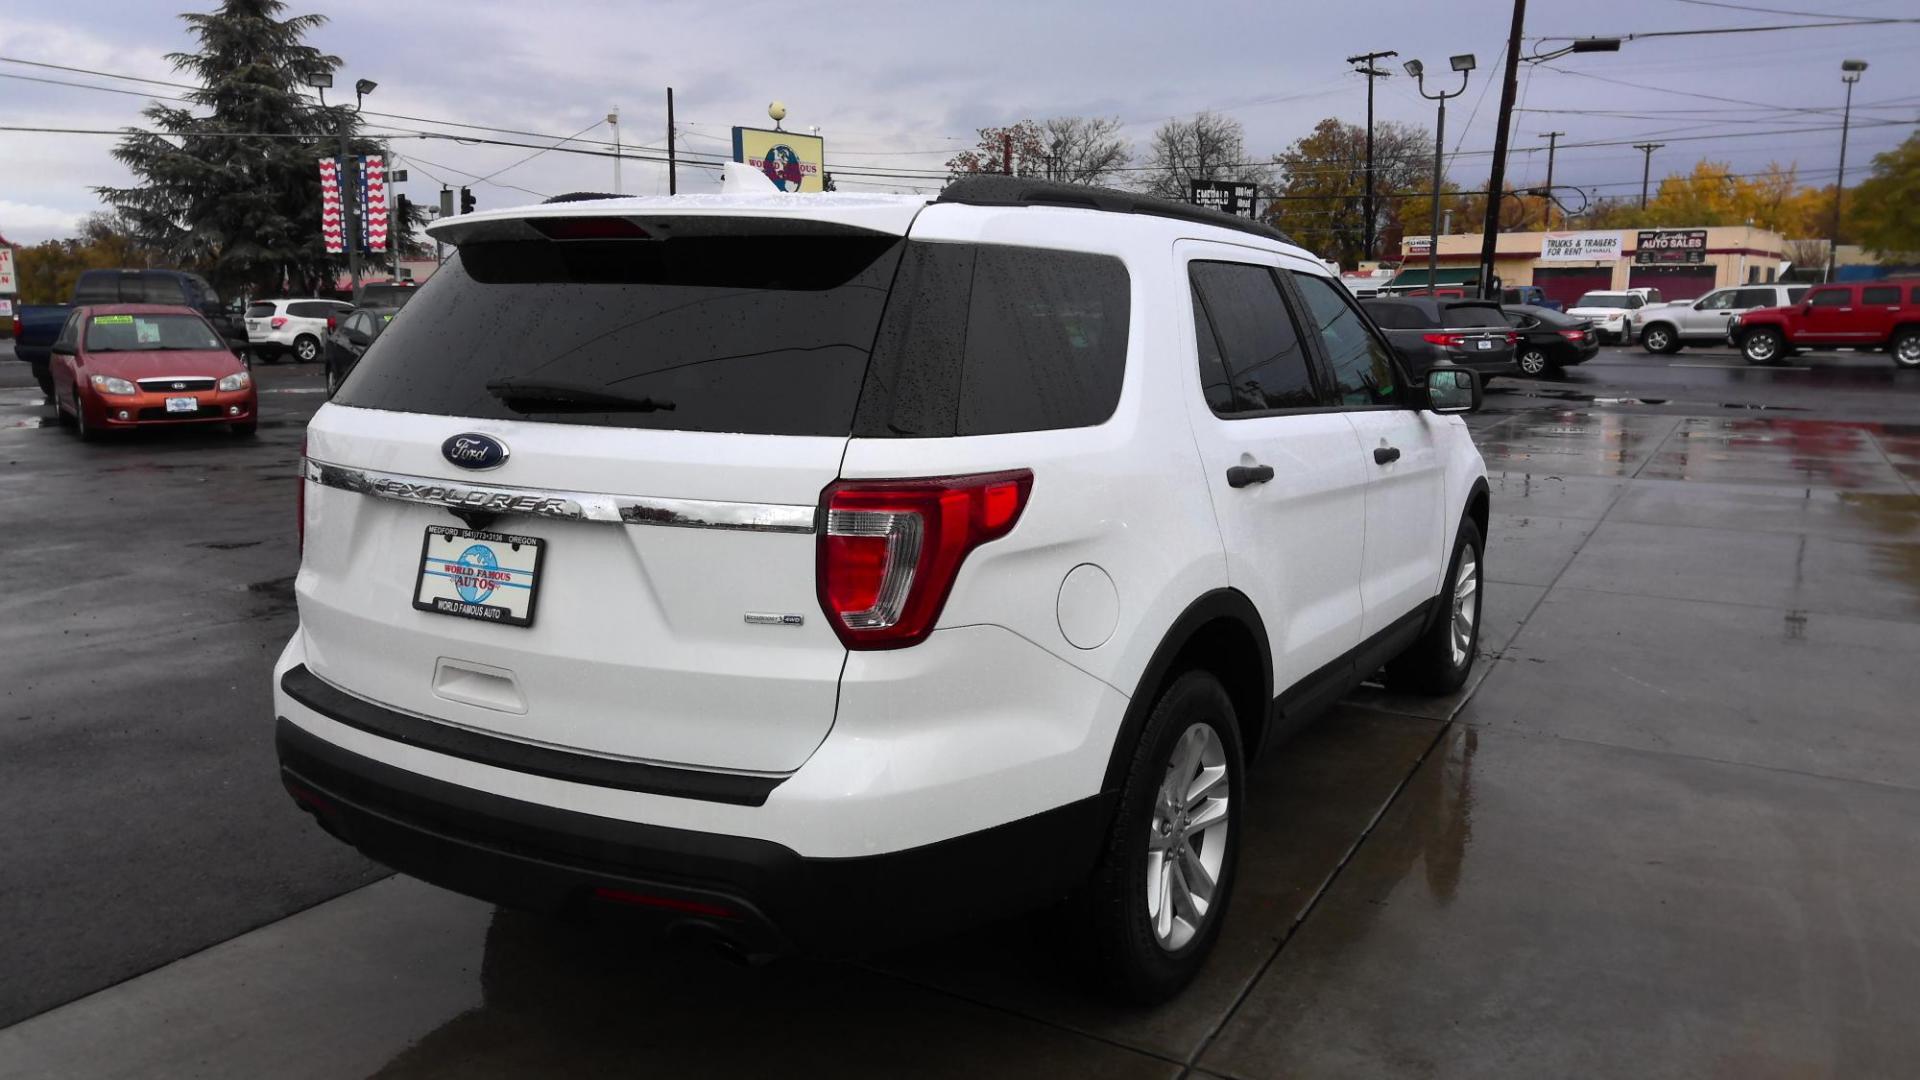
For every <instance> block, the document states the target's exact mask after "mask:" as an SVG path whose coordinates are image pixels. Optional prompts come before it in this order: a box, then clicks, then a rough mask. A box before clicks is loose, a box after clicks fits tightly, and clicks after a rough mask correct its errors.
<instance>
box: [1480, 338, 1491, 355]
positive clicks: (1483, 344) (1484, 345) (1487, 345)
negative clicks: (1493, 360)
mask: <svg viewBox="0 0 1920 1080" xmlns="http://www.w3.org/2000/svg"><path fill="white" fill-rule="evenodd" d="M1478 347H1479V349H1480V351H1481V352H1490V351H1492V349H1493V342H1492V341H1489V340H1488V339H1486V338H1481V339H1480V344H1479V346H1478Z"/></svg>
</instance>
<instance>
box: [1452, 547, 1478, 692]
mask: <svg viewBox="0 0 1920 1080" xmlns="http://www.w3.org/2000/svg"><path fill="white" fill-rule="evenodd" d="M1479 593H1480V560H1479V559H1477V558H1475V557H1474V553H1473V548H1472V547H1471V546H1468V547H1464V548H1462V549H1461V551H1460V569H1459V571H1458V572H1457V573H1455V574H1454V576H1453V636H1452V637H1451V638H1450V639H1449V644H1451V645H1452V646H1453V652H1452V656H1453V663H1454V666H1455V667H1458V666H1460V665H1461V664H1463V663H1465V662H1466V660H1467V657H1469V656H1470V655H1472V653H1473V635H1474V629H1473V628H1474V623H1475V622H1477V621H1478V620H1479V618H1480V596H1479Z"/></svg>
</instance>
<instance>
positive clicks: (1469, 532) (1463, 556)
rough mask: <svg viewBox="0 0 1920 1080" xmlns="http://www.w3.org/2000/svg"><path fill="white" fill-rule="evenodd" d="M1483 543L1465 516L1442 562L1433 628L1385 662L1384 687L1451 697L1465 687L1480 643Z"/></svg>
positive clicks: (1470, 520)
mask: <svg viewBox="0 0 1920 1080" xmlns="http://www.w3.org/2000/svg"><path fill="white" fill-rule="evenodd" d="M1485 566H1486V542H1485V541H1484V540H1483V539H1482V538H1481V536H1480V527H1479V526H1477V525H1475V524H1474V523H1473V520H1472V519H1471V518H1469V519H1467V520H1465V521H1462V522H1461V523H1460V535H1459V537H1458V538H1457V539H1455V540H1454V542H1453V558H1452V559H1450V560H1448V562H1447V577H1446V581H1447V585H1446V588H1445V589H1444V591H1442V592H1441V594H1440V604H1441V608H1440V611H1439V612H1438V613H1437V614H1436V616H1435V618H1434V620H1433V625H1432V626H1429V627H1427V630H1426V632H1425V633H1423V634H1421V635H1420V638H1419V640H1417V641H1415V642H1414V643H1413V644H1412V645H1409V646H1408V647H1407V651H1406V652H1403V653H1401V654H1400V655H1399V656H1396V657H1394V658H1393V659H1392V660H1390V661H1388V663H1387V686H1388V687H1389V688H1391V689H1393V690H1397V691H1405V692H1409V693H1415V694H1436V695H1437V694H1451V693H1453V692H1454V691H1455V690H1458V689H1460V687H1462V686H1464V685H1466V681H1467V674H1468V673H1469V672H1471V671H1472V670H1473V653H1474V650H1475V649H1476V648H1477V647H1478V646H1479V644H1480V622H1481V618H1480V616H1481V600H1482V598H1483V595H1484V594H1483V590H1482V589H1481V587H1480V586H1481V584H1482V583H1483V581H1484V575H1483V573H1482V570H1483V569H1484V567H1485Z"/></svg>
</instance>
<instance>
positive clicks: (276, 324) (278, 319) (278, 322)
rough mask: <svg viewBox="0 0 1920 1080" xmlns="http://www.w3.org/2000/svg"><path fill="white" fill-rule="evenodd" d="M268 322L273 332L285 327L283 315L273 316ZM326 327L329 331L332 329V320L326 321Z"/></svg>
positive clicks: (285, 319) (285, 320)
mask: <svg viewBox="0 0 1920 1080" xmlns="http://www.w3.org/2000/svg"><path fill="white" fill-rule="evenodd" d="M269 322H270V325H272V327H273V328H274V329H275V330H278V329H280V328H281V327H283V326H285V325H287V317H286V316H285V315H275V316H274V317H273V318H272V319H271V320H269ZM327 326H328V328H329V329H331V328H332V326H333V320H332V319H328V320H327Z"/></svg>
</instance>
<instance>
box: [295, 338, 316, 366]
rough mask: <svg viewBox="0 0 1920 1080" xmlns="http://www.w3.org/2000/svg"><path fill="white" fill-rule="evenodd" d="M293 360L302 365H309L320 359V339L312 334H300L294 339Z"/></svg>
mask: <svg viewBox="0 0 1920 1080" xmlns="http://www.w3.org/2000/svg"><path fill="white" fill-rule="evenodd" d="M293 358H294V359H295V360H297V361H299V362H300V363H302V364H311V363H313V362H314V361H315V360H318V359H320V339H319V338H316V337H314V336H313V335H312V334H301V335H300V336H299V337H297V338H294V339H293Z"/></svg>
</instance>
